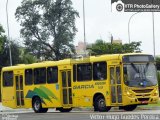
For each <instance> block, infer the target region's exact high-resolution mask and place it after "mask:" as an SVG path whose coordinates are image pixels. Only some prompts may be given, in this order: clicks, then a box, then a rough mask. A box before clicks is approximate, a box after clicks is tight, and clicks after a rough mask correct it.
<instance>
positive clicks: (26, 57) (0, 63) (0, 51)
mask: <svg viewBox="0 0 160 120" xmlns="http://www.w3.org/2000/svg"><path fill="white" fill-rule="evenodd" d="M4 33H5V31H4V29H3V27H2V26H1V25H0V56H1V57H0V68H2V67H4V66H10V57H9V44H10V47H11V53H12V63H13V65H16V64H19V63H25V64H26V63H33V62H36V59H35V58H34V57H33V56H32V55H30V54H29V53H27V52H22V49H21V48H22V47H21V46H20V45H19V44H18V42H16V40H14V41H10V42H9V41H8V40H7V37H6V36H5V35H4Z"/></svg>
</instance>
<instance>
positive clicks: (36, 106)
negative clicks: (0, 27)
mask: <svg viewBox="0 0 160 120" xmlns="http://www.w3.org/2000/svg"><path fill="white" fill-rule="evenodd" d="M32 108H33V110H34V112H35V113H46V112H47V111H48V108H42V103H41V99H40V98H39V97H35V98H34V99H33V103H32Z"/></svg>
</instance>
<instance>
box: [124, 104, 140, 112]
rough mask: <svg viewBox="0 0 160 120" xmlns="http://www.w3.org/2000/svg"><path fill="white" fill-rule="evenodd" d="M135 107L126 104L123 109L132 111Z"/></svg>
mask: <svg viewBox="0 0 160 120" xmlns="http://www.w3.org/2000/svg"><path fill="white" fill-rule="evenodd" d="M136 108H137V105H127V106H124V107H123V109H124V110H126V111H133V110H135V109H136Z"/></svg>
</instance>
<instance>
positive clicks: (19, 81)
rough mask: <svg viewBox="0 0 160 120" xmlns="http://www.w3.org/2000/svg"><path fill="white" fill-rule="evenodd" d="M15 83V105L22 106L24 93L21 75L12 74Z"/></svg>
mask: <svg viewBox="0 0 160 120" xmlns="http://www.w3.org/2000/svg"><path fill="white" fill-rule="evenodd" d="M14 77H15V84H16V105H17V107H23V106H24V93H23V75H21V74H17V75H14Z"/></svg>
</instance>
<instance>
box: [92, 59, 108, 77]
mask: <svg viewBox="0 0 160 120" xmlns="http://www.w3.org/2000/svg"><path fill="white" fill-rule="evenodd" d="M93 79H94V80H105V79H107V64H106V62H95V63H93Z"/></svg>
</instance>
